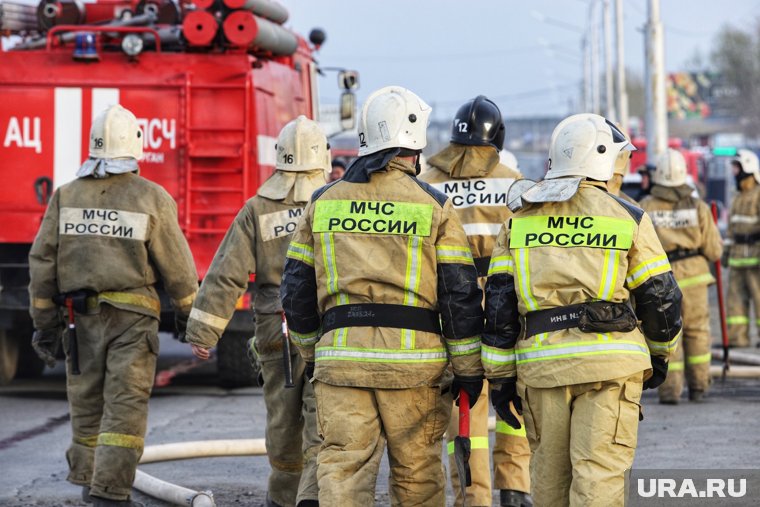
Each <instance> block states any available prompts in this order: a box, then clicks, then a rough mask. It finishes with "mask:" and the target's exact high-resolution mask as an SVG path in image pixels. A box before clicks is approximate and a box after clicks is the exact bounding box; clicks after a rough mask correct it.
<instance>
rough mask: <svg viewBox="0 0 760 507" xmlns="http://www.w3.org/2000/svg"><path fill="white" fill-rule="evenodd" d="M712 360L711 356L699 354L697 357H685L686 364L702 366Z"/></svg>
mask: <svg viewBox="0 0 760 507" xmlns="http://www.w3.org/2000/svg"><path fill="white" fill-rule="evenodd" d="M711 359H712V354H710V353H709V352H708V353H707V354H700V355H698V356H686V364H704V363H709V362H710V360H711Z"/></svg>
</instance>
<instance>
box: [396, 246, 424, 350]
mask: <svg viewBox="0 0 760 507" xmlns="http://www.w3.org/2000/svg"><path fill="white" fill-rule="evenodd" d="M421 260H422V238H420V237H419V236H409V241H408V242H407V249H406V279H405V280H404V291H405V293H404V304H405V305H409V306H417V291H419V290H420V263H421ZM401 334H402V336H403V340H404V343H403V348H405V349H413V348H414V342H415V339H416V337H417V333H416V332H415V331H414V330H413V329H404V330H403V331H402V332H401Z"/></svg>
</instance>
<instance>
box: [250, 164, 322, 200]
mask: <svg viewBox="0 0 760 507" xmlns="http://www.w3.org/2000/svg"><path fill="white" fill-rule="evenodd" d="M325 183H327V182H326V181H325V172H324V171H323V170H322V169H317V170H314V171H305V172H290V171H275V173H274V174H273V175H272V176H270V177H269V179H268V180H266V181H265V182H264V184H263V185H261V187H259V191H258V192H257V194H258V195H260V196H261V197H266V198H267V199H271V200H272V201H285V204H302V203H305V202H308V201H309V198H310V197H311V194H313V193H314V191H315V190H317V189H318V188H320V187H322V186H324V185H325Z"/></svg>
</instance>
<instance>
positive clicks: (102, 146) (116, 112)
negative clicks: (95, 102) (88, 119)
mask: <svg viewBox="0 0 760 507" xmlns="http://www.w3.org/2000/svg"><path fill="white" fill-rule="evenodd" d="M142 156H143V134H142V131H141V130H140V126H139V125H138V124H137V118H135V115H134V114H132V112H131V111H128V110H127V109H124V108H123V107H121V106H120V105H119V104H116V105H115V106H111V107H109V108H108V109H106V110H105V111H103V112H102V113H100V114H99V115H98V116H97V117H96V118H95V121H93V122H92V127H91V128H90V158H94V159H114V158H133V159H135V160H140V159H141V158H142Z"/></svg>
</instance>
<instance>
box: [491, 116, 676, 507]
mask: <svg viewBox="0 0 760 507" xmlns="http://www.w3.org/2000/svg"><path fill="white" fill-rule="evenodd" d="M630 148H632V147H631V146H630V144H629V143H628V142H627V140H626V139H625V136H624V135H623V134H622V133H621V132H620V131H619V130H618V129H617V128H616V127H615V126H614V125H613V124H612V123H610V122H609V121H607V120H605V119H604V118H602V117H601V116H598V115H595V114H580V115H573V116H570V117H568V118H566V119H565V120H563V121H562V122H560V123H559V125H557V127H556V128H555V130H554V133H553V134H552V138H551V144H550V149H549V171H548V173H547V175H546V180H544V181H543V182H541V183H538V184H536V185H535V186H533V187H532V188H530V189H527V190H525V189H524V188H523V189H522V190H524V192H521V191H520V190H518V191H517V192H516V193H518V194H519V195H518V196H517V198H514V199H513V196H512V195H510V207H511V208H512V209H513V210H514V211H516V212H515V214H514V215H513V216H512V218H511V220H510V221H508V222H506V223H505V225H504V227H503V228H502V229H501V232H500V233H499V237H498V239H497V242H496V247H495V248H494V251H493V254H492V257H491V265H490V267H489V277H488V282H487V285H486V310H485V314H486V328H485V331H484V333H483V347H486V346H490V347H496V348H498V349H500V353H499V354H494V356H495V357H498V358H500V359H501V361H502V362H503V363H504V364H506V365H508V367H509V369H510V374H511V377H510V380H509V382H508V383H506V384H504V385H502V386H500V387H501V389H500V390H499V391H492V393H491V396H492V400H494V402H495V408H496V410H497V412H499V414H500V415H502V417H508V416H509V414H503V413H502V412H501V410H503V409H502V407H504V400H510V401H512V402H513V403H514V404H515V405H516V406H518V407H517V408H519V406H522V408H524V412H523V416H524V417H525V425H526V427H527V433H528V440H529V441H530V447H531V451H532V456H531V463H530V469H531V493H532V496H533V498H534V501H535V503H536V505H542V506H544V505H546V506H553V505H605V506H606V505H622V504H623V501H624V474H625V471H626V470H627V469H628V468H630V467H631V464H632V463H633V455H634V449H635V447H636V433H637V427H638V422H639V416H640V405H639V403H640V397H641V391H642V384H643V388H645V389H648V388H654V387H657V386H658V385H660V384H661V383H662V382H663V381H664V380H665V376H666V374H667V365H668V363H667V358H668V355H669V353H670V351H672V350H673V349H674V347H675V346H676V343H677V341H678V338H679V336H680V332H681V309H680V300H681V293H680V291H679V289H678V285H677V284H676V281H675V279H674V278H673V274H672V273H671V271H670V265H669V263H668V259H667V257H666V255H665V252H664V251H663V249H662V246H661V245H660V242H659V241H658V240H657V235H656V233H655V231H654V227H653V226H652V222H651V221H650V219H649V217H648V216H647V215H646V214H645V213H644V212H643V211H642V210H641V209H639V208H636V207H634V206H632V205H630V204H628V203H626V202H625V201H623V200H621V199H619V198H617V197H615V196H612V195H610V194H609V193H607V191H606V188H605V182H606V181H607V180H609V178H610V177H611V176H612V171H613V166H614V163H615V158H616V157H617V155H618V153H619V152H620V151H621V150H622V149H630ZM520 186H521V187H522V186H523V185H520ZM631 300H633V301H631ZM632 302H635V307H636V309H635V313H634V310H633V309H632V305H631V303H632ZM637 320H641V321H642V323H641V327H640V328H639V327H637ZM518 393H519V398H518ZM522 401H524V405H523V404H522Z"/></svg>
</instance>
